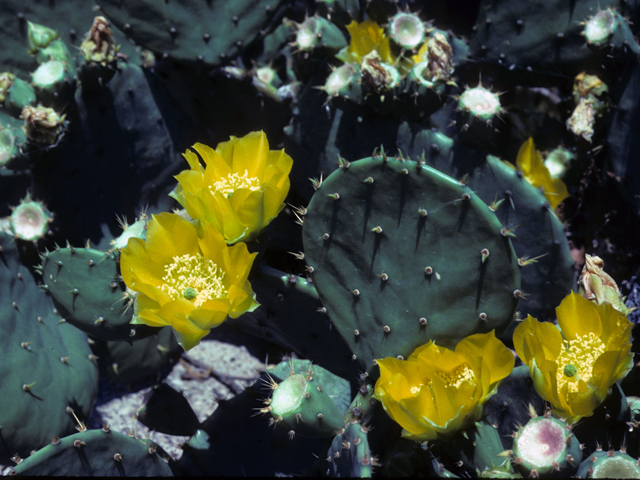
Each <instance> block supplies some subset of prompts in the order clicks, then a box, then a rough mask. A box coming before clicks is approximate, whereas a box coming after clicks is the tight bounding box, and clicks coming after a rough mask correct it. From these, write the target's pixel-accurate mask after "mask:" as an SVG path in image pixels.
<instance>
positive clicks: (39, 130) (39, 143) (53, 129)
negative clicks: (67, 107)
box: [20, 105, 66, 148]
mask: <svg viewBox="0 0 640 480" xmlns="http://www.w3.org/2000/svg"><path fill="white" fill-rule="evenodd" d="M20 118H22V119H23V120H24V121H25V124H24V129H25V133H26V135H27V139H28V142H29V146H30V148H31V147H32V148H38V147H43V146H48V145H53V144H55V143H56V142H57V141H58V140H59V139H60V137H61V135H62V134H63V132H64V130H65V129H66V122H65V115H60V114H59V113H58V112H56V111H55V110H54V109H53V108H50V107H43V106H42V105H38V106H37V107H31V106H29V105H27V106H26V107H24V109H23V110H22V113H21V114H20Z"/></svg>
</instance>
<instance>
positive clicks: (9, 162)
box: [0, 111, 32, 175]
mask: <svg viewBox="0 0 640 480" xmlns="http://www.w3.org/2000/svg"><path fill="white" fill-rule="evenodd" d="M26 147H27V136H26V134H25V132H24V129H23V122H21V121H20V120H18V119H17V118H13V117H11V116H9V115H7V114H5V113H4V112H2V111H0V175H12V174H14V173H26V172H28V171H29V168H31V165H32V162H31V161H30V160H29V155H27V154H24V153H23V149H24V148H26Z"/></svg>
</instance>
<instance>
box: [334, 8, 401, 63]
mask: <svg viewBox="0 0 640 480" xmlns="http://www.w3.org/2000/svg"><path fill="white" fill-rule="evenodd" d="M347 31H348V32H349V35H350V36H351V42H350V43H349V46H348V47H346V48H344V49H342V50H341V51H340V52H339V53H338V55H336V57H337V58H339V59H340V60H342V61H343V62H345V63H353V62H355V63H357V64H358V65H360V63H361V62H362V59H363V58H364V57H365V56H366V55H367V54H369V53H371V52H372V51H374V50H375V51H377V52H378V55H380V61H382V62H384V63H387V64H389V65H394V64H395V63H396V59H397V57H396V56H395V55H394V54H393V53H392V52H391V45H390V43H389V38H387V37H386V35H385V34H384V30H383V29H382V28H381V27H380V26H379V25H378V24H377V23H376V22H374V21H373V20H371V19H368V20H365V21H364V22H361V23H358V22H356V21H355V20H352V21H351V23H350V24H349V25H347Z"/></svg>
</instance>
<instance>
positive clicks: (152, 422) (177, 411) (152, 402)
mask: <svg viewBox="0 0 640 480" xmlns="http://www.w3.org/2000/svg"><path fill="white" fill-rule="evenodd" d="M136 418H137V419H138V421H140V423H142V424H143V425H145V426H147V427H149V429H151V430H153V431H156V432H160V433H166V434H167V435H184V436H192V435H195V434H196V431H197V430H198V427H199V425H200V422H199V421H198V417H197V416H196V414H195V413H194V411H193V409H192V408H191V405H189V402H188V400H187V399H186V398H185V397H184V395H183V394H182V393H181V392H178V391H176V390H174V389H173V388H171V387H170V386H169V385H167V384H166V383H161V384H160V385H155V386H154V387H153V389H152V390H151V393H150V396H149V398H148V400H147V401H146V402H145V404H144V406H143V407H142V408H140V409H139V410H138V412H137V413H136Z"/></svg>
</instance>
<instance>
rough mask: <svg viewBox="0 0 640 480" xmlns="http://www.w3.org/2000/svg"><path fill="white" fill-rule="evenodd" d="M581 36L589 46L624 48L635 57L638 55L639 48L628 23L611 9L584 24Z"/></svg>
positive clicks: (599, 13)
mask: <svg viewBox="0 0 640 480" xmlns="http://www.w3.org/2000/svg"><path fill="white" fill-rule="evenodd" d="M582 34H583V35H584V38H585V40H586V41H587V44H589V45H594V46H596V47H605V46H606V47H615V48H623V47H624V48H627V49H628V50H629V51H630V52H633V53H634V54H636V55H638V54H640V46H639V45H638V43H637V42H636V40H635V38H634V37H633V33H632V32H631V29H630V28H629V23H628V22H627V20H626V19H625V18H624V17H623V16H622V15H620V13H618V12H617V11H616V10H615V9H613V8H605V9H604V10H601V11H599V12H598V13H596V14H595V15H594V16H593V17H591V18H590V19H589V20H587V21H586V22H584V30H583V31H582Z"/></svg>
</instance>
